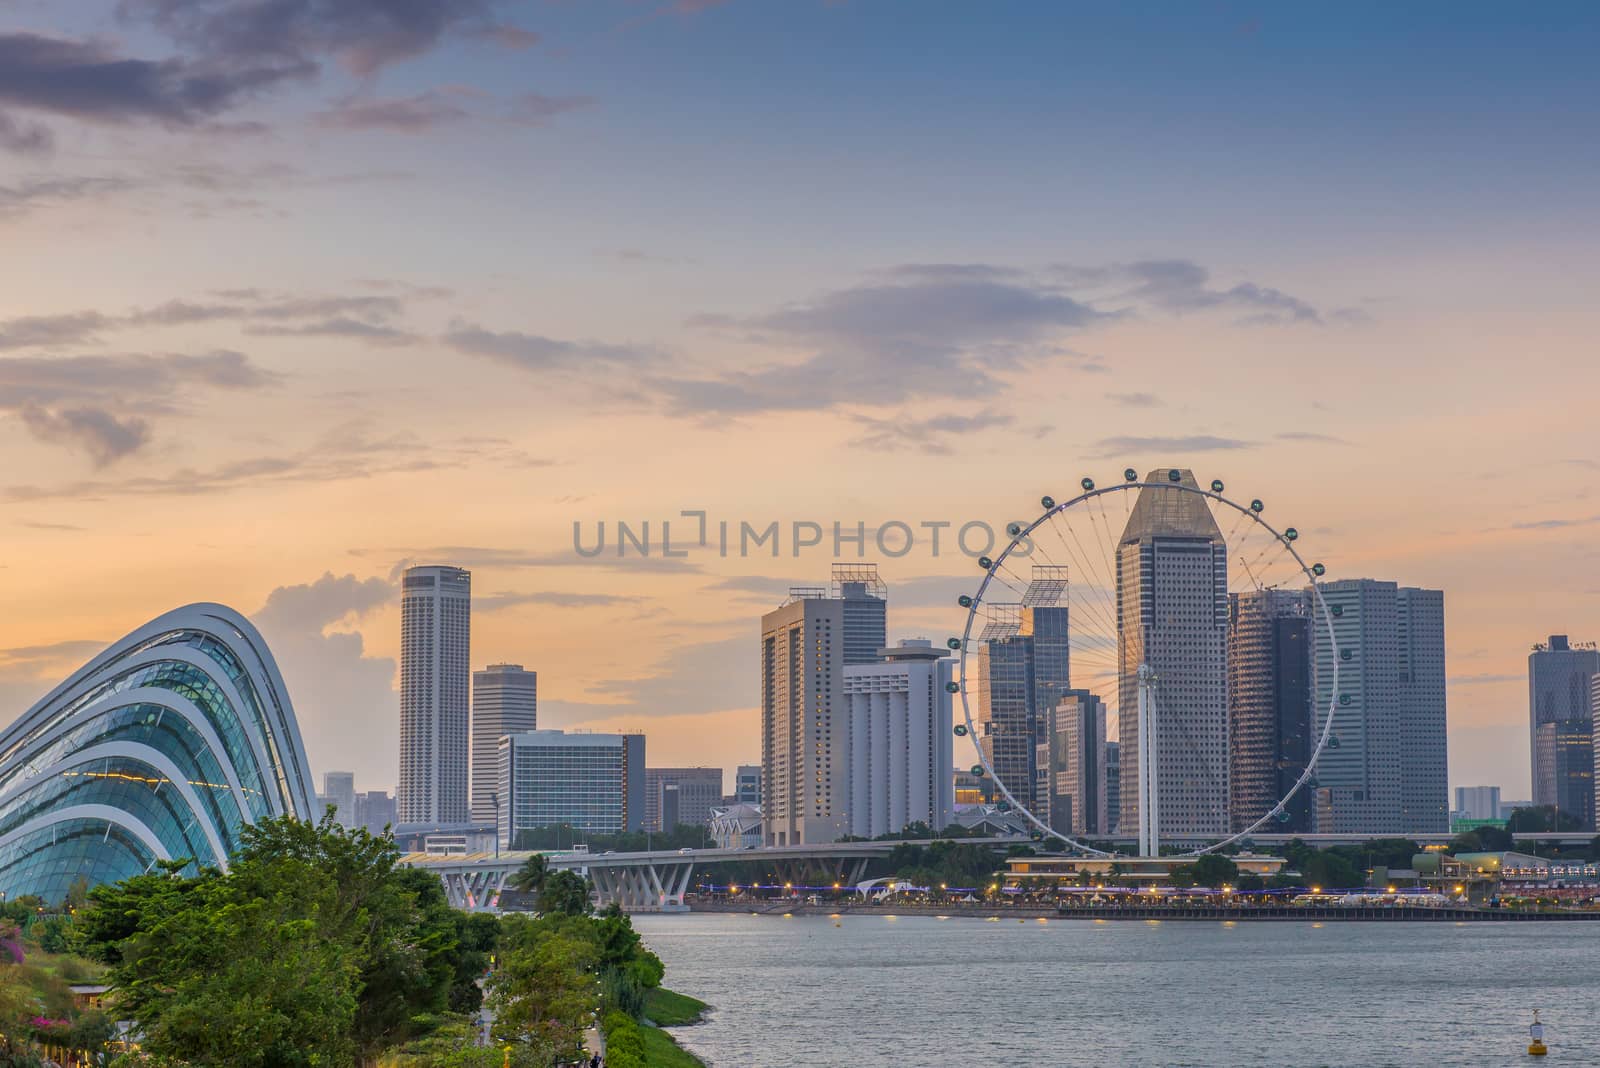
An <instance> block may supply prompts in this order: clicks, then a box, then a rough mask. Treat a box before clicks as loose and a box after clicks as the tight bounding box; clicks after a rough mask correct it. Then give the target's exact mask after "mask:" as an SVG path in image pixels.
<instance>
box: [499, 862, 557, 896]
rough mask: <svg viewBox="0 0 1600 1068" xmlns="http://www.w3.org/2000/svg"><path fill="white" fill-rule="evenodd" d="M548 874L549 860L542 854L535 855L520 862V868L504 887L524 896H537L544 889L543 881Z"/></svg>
mask: <svg viewBox="0 0 1600 1068" xmlns="http://www.w3.org/2000/svg"><path fill="white" fill-rule="evenodd" d="M549 873H550V858H549V857H547V856H545V855H544V854H543V853H535V854H534V855H533V856H531V857H529V858H528V859H527V860H525V861H523V862H522V867H520V868H518V869H517V870H516V872H515V873H514V874H513V875H512V876H511V878H510V879H508V880H506V885H507V886H509V887H511V889H513V890H520V891H522V892H523V893H525V894H537V893H538V892H539V891H540V890H543V889H544V881H545V878H546V876H548V875H549Z"/></svg>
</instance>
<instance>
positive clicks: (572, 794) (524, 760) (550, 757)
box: [497, 730, 645, 848]
mask: <svg viewBox="0 0 1600 1068" xmlns="http://www.w3.org/2000/svg"><path fill="white" fill-rule="evenodd" d="M644 759H645V758H644V735H642V734H579V733H572V734H569V733H567V732H565V731H553V730H546V731H526V732H524V733H522V734H507V735H505V736H503V737H502V738H501V739H500V748H499V761H498V763H499V782H500V790H499V793H500V796H501V798H502V799H503V800H502V801H501V804H500V818H499V822H498V827H497V833H498V834H499V836H500V841H501V843H502V844H503V845H506V846H508V847H511V848H516V837H517V832H518V831H523V830H531V829H533V828H536V827H558V826H563V825H564V826H568V827H571V828H573V829H574V830H577V831H583V832H585V833H588V834H619V833H621V832H623V831H638V830H642V829H643V828H644V809H645V802H644V770H645V768H644Z"/></svg>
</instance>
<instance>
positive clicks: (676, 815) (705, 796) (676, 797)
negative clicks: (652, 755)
mask: <svg viewBox="0 0 1600 1068" xmlns="http://www.w3.org/2000/svg"><path fill="white" fill-rule="evenodd" d="M721 804H722V769H721V768H645V769H644V825H645V828H646V829H647V830H652V831H670V830H672V828H674V827H676V826H677V825H678V824H680V823H688V824H695V825H698V826H702V827H703V826H705V825H706V824H707V823H708V822H710V820H711V810H712V809H713V808H716V807H718V806H720V805H721Z"/></svg>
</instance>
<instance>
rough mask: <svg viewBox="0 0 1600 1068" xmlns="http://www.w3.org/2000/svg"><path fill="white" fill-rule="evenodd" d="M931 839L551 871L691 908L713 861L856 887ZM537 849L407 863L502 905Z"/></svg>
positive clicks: (595, 860) (606, 889) (454, 896)
mask: <svg viewBox="0 0 1600 1068" xmlns="http://www.w3.org/2000/svg"><path fill="white" fill-rule="evenodd" d="M929 841H930V840H929V839H912V840H908V841H896V842H835V843H831V844H829V845H798V846H765V847H757V848H754V849H748V848H747V849H674V850H655V851H653V852H648V853H571V852H548V853H545V859H546V862H547V863H548V864H549V868H550V870H551V871H575V872H578V873H579V874H581V875H587V876H588V877H589V880H590V881H591V882H593V883H594V888H595V891H596V893H597V895H598V897H599V903H600V905H601V907H604V906H606V905H609V904H611V903H612V902H616V903H617V904H618V905H620V906H622V908H623V909H625V910H626V911H628V912H661V911H675V910H678V909H681V908H683V907H684V903H683V898H684V895H685V894H687V893H688V892H689V880H690V879H691V878H692V877H693V875H694V871H695V869H696V868H703V867H705V866H707V865H710V864H730V863H744V864H758V865H760V866H761V867H762V868H763V869H764V870H765V872H766V874H767V876H768V877H769V878H771V879H772V880H773V881H774V882H785V883H804V882H805V881H806V880H807V879H808V878H811V879H818V880H820V881H826V882H832V883H838V884H839V885H841V886H855V885H856V884H858V883H860V882H861V879H862V877H863V875H865V873H866V868H867V862H868V861H869V860H872V859H873V858H874V857H885V856H888V855H889V853H891V852H892V851H893V850H894V848H895V847H896V846H900V845H928V844H929ZM954 841H957V842H961V843H964V844H970V845H983V846H1008V845H1027V844H1029V842H1028V839H1026V838H1017V837H1008V838H958V839H954ZM535 852H536V851H532V850H517V851H511V852H502V853H501V854H500V855H499V856H495V855H494V854H492V853H467V854H457V855H440V854H434V853H407V854H406V855H404V856H402V857H401V858H400V863H401V864H404V865H407V866H409V867H413V868H420V869H423V870H426V871H431V872H434V873H435V874H437V875H438V876H439V878H440V880H442V881H443V883H444V891H445V896H446V897H448V898H449V899H450V904H452V905H454V906H455V907H456V908H459V909H467V910H495V909H498V908H499V907H500V894H501V892H502V891H503V890H504V889H505V888H506V883H507V882H508V881H509V880H510V879H511V876H513V875H515V874H516V872H517V870H518V869H519V868H521V867H522V865H523V864H524V863H526V862H527V860H528V858H529V857H531V856H533V855H534V853H535Z"/></svg>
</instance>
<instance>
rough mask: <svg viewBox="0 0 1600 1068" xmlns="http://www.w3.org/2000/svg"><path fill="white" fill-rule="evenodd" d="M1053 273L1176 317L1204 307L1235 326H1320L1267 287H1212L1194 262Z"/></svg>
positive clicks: (1309, 311)
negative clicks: (1231, 318) (1228, 316)
mask: <svg viewBox="0 0 1600 1068" xmlns="http://www.w3.org/2000/svg"><path fill="white" fill-rule="evenodd" d="M1052 273H1053V274H1054V275H1055V276H1056V277H1057V278H1059V279H1061V280H1062V281H1063V282H1064V283H1065V284H1066V285H1067V286H1068V288H1069V289H1076V290H1089V291H1095V290H1098V291H1108V292H1109V295H1108V299H1110V300H1112V301H1115V302H1118V303H1128V304H1132V305H1134V306H1136V307H1143V308H1151V309H1156V310H1161V311H1167V312H1172V313H1175V314H1186V313H1189V312H1195V311H1204V310H1209V309H1225V310H1231V311H1234V312H1237V313H1240V318H1238V319H1237V320H1235V321H1236V322H1237V323H1239V324H1240V325H1250V326H1259V325H1285V324H1289V323H1309V324H1320V323H1322V322H1323V321H1324V317H1323V315H1322V313H1321V312H1320V311H1318V310H1317V308H1315V307H1314V306H1313V305H1311V304H1310V303H1309V302H1307V301H1305V300H1302V299H1301V298H1299V297H1295V296H1292V295H1290V294H1288V293H1285V292H1284V291H1283V290H1281V289H1275V288H1273V287H1271V286H1263V285H1258V284H1257V283H1255V282H1240V283H1238V284H1236V285H1233V286H1230V287H1227V288H1218V287H1214V286H1212V285H1211V271H1210V270H1209V269H1208V268H1206V267H1203V266H1201V265H1200V264H1198V263H1195V262H1194V261H1193V260H1186V259H1168V260H1140V261H1137V262H1134V263H1123V264H1111V265H1107V266H1090V267H1084V266H1074V265H1070V264H1060V265H1057V266H1056V267H1054V268H1053V269H1052Z"/></svg>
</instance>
